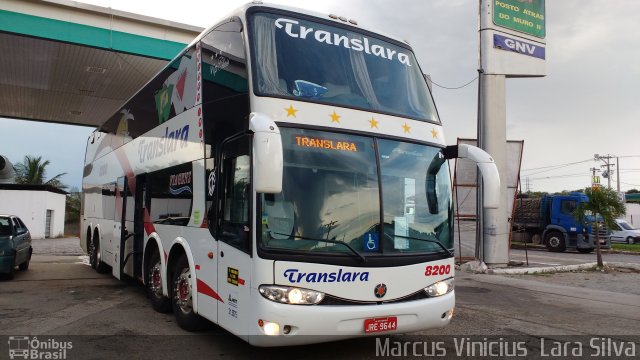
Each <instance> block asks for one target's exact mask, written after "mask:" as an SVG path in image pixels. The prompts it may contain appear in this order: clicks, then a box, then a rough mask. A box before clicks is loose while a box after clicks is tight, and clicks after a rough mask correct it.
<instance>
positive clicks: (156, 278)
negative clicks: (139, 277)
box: [145, 250, 171, 313]
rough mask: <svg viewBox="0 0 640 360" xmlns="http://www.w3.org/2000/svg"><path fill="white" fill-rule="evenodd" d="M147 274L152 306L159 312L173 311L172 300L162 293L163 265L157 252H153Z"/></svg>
mask: <svg viewBox="0 0 640 360" xmlns="http://www.w3.org/2000/svg"><path fill="white" fill-rule="evenodd" d="M145 270H146V271H145V273H146V274H147V281H146V283H147V296H148V297H149V299H151V306H152V307H153V309H154V310H155V311H157V312H161V313H168V312H169V311H171V300H170V299H169V298H168V297H166V296H164V294H163V293H162V264H161V263H160V255H159V254H158V251H157V250H153V252H152V253H151V257H150V258H149V261H148V262H147V268H146V269H145Z"/></svg>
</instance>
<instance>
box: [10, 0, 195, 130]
mask: <svg viewBox="0 0 640 360" xmlns="http://www.w3.org/2000/svg"><path fill="white" fill-rule="evenodd" d="M202 30H203V29H202V28H199V27H196V26H191V25H185V24H180V23H175V22H171V21H167V20H162V19H157V18H152V17H148V16H143V15H138V14H132V13H127V12H123V11H118V10H113V9H111V8H104V7H99V6H93V5H87V4H82V3H78V2H75V1H67V0H39V1H36V0H0V54H2V55H1V56H0V117H7V118H17V119H26V120H35V121H43V122H52V123H64V124H73V125H84V126H92V127H95V126H98V125H100V124H101V123H102V122H103V121H105V120H106V119H107V118H108V117H109V116H111V115H112V114H113V113H114V112H115V111H116V110H117V109H118V108H119V107H120V106H121V105H122V104H123V103H124V102H125V101H126V100H127V99H129V98H130V97H131V96H132V95H133V94H134V93H135V92H136V91H137V90H138V89H140V88H141V87H142V86H143V85H144V84H145V83H146V82H147V81H149V80H150V79H151V77H152V76H153V75H155V74H156V73H157V72H158V71H159V70H160V69H161V68H162V67H163V66H165V65H166V63H167V62H168V61H169V60H171V59H172V58H173V57H174V56H175V55H177V54H178V52H180V50H182V49H183V48H184V47H185V46H186V45H187V44H188V43H190V42H191V40H192V39H193V38H195V37H196V36H197V35H198V34H199V33H200V32H201V31H202Z"/></svg>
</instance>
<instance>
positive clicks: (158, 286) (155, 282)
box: [149, 260, 162, 298]
mask: <svg viewBox="0 0 640 360" xmlns="http://www.w3.org/2000/svg"><path fill="white" fill-rule="evenodd" d="M149 289H150V290H151V293H152V294H153V296H155V297H157V298H160V297H162V267H161V265H160V260H158V261H157V262H156V263H155V264H154V265H153V267H152V268H151V269H150V271H149Z"/></svg>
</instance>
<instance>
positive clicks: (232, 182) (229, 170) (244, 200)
mask: <svg viewBox="0 0 640 360" xmlns="http://www.w3.org/2000/svg"><path fill="white" fill-rule="evenodd" d="M250 139H251V138H250V137H249V136H245V137H243V138H241V139H239V140H235V141H232V142H231V143H229V144H226V145H225V150H224V154H223V160H222V174H221V176H222V178H223V179H224V183H223V185H222V186H223V188H222V189H220V191H221V194H220V193H219V194H220V195H221V199H222V206H221V207H220V209H221V211H220V214H219V218H220V219H221V230H222V231H221V232H220V234H221V236H220V240H222V241H224V242H226V243H228V244H229V245H231V246H233V247H236V248H238V249H240V250H243V251H245V252H248V253H250V252H251V228H252V226H251V156H250V144H251V142H250Z"/></svg>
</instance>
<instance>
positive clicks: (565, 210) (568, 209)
mask: <svg viewBox="0 0 640 360" xmlns="http://www.w3.org/2000/svg"><path fill="white" fill-rule="evenodd" d="M577 207H578V204H577V203H576V201H575V200H562V201H561V202H560V212H561V213H562V214H565V215H573V212H574V211H575V210H576V208H577Z"/></svg>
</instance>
